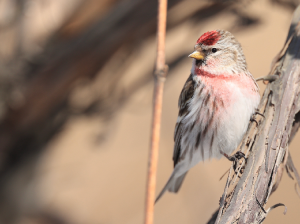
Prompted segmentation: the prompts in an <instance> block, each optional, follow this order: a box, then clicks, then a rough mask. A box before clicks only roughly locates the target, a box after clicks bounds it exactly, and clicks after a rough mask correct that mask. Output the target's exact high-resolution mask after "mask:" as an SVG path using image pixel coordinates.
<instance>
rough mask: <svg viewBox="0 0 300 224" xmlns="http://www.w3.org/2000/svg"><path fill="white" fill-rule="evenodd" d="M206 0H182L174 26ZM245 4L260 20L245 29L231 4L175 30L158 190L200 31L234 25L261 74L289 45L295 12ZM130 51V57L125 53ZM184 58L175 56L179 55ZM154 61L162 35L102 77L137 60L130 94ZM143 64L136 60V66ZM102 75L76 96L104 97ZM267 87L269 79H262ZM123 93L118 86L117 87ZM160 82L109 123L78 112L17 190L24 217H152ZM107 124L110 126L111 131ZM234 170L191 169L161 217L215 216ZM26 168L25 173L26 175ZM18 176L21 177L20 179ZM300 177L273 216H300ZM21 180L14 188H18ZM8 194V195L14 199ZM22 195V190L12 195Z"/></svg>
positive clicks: (295, 145) (98, 222)
mask: <svg viewBox="0 0 300 224" xmlns="http://www.w3.org/2000/svg"><path fill="white" fill-rule="evenodd" d="M204 4H207V3H203V2H200V1H197V2H195V1H183V2H181V3H179V4H177V5H176V6H175V7H173V8H171V9H170V10H169V14H168V22H169V23H170V24H172V23H173V22H176V20H178V19H180V17H182V16H184V15H185V12H186V11H190V10H193V9H194V8H197V7H202V5H204ZM244 11H245V12H246V13H247V14H250V15H251V16H252V17H254V18H258V20H259V23H257V24H256V25H254V26H249V28H246V29H239V27H236V26H235V25H233V24H236V21H235V20H236V17H235V16H234V15H233V14H232V13H228V11H226V10H225V11H223V12H221V13H219V14H217V15H216V16H214V17H210V18H207V19H205V21H202V22H201V24H198V23H196V22H195V21H193V20H186V21H185V22H183V23H181V24H180V25H178V26H173V27H172V28H170V29H168V32H167V39H166V54H167V63H168V64H170V72H169V74H168V78H167V81H166V85H165V92H164V105H163V114H162V130H161V143H160V153H159V164H158V179H157V193H158V191H160V190H161V188H162V187H163V186H164V184H165V183H166V181H167V179H168V178H169V175H170V174H171V172H172V153H173V131H174V126H175V122H176V118H177V113H178V110H177V100H178V96H179V94H180V91H181V88H182V86H183V84H184V82H185V80H186V79H187V77H188V76H189V74H190V73H189V72H190V68H191V59H189V58H187V55H188V54H189V53H191V52H192V50H193V46H194V43H195V41H196V40H197V38H198V37H199V36H200V35H201V34H202V33H204V32H206V31H209V30H213V29H225V30H229V31H231V32H232V33H233V34H234V35H235V36H236V38H237V39H238V40H239V41H240V43H241V45H242V47H243V50H244V53H245V55H246V59H247V63H248V66H249V70H250V71H251V72H252V74H253V75H254V77H256V78H257V77H259V76H263V75H266V74H267V73H268V71H269V66H270V63H271V61H272V59H273V57H274V56H275V54H276V53H277V52H278V51H279V50H280V49H281V47H282V46H283V43H284V41H285V38H286V34H287V31H288V28H289V24H290V19H291V14H292V10H291V9H290V8H286V7H282V6H280V5H278V4H272V3H271V1H266V0H262V1H258V0H257V1H250V3H247V4H245V7H244ZM120 55H121V56H120ZM177 58H180V60H178V61H176V63H175V62H174V60H175V59H177ZM154 59H155V36H152V37H149V38H148V39H146V40H143V42H142V43H140V44H139V45H138V47H137V48H136V49H134V53H133V54H132V55H131V56H130V60H129V59H128V58H126V56H125V57H124V56H122V52H117V53H116V54H115V58H114V59H111V60H110V61H109V63H108V64H107V66H106V67H104V68H103V69H102V70H101V71H100V72H99V74H104V73H105V74H106V77H107V76H109V75H110V74H112V73H113V72H115V70H111V68H112V67H113V66H114V63H113V62H114V61H115V60H128V63H127V64H126V66H124V67H122V68H119V70H118V71H117V72H122V73H123V74H122V80H121V82H122V87H123V88H124V89H123V91H125V92H126V91H130V86H131V85H130V84H131V83H132V82H133V81H134V80H136V79H137V78H138V77H140V76H151V73H152V70H153V66H154ZM133 62H134V63H133ZM101 77H102V76H100V75H99V78H96V79H95V80H94V82H93V83H91V84H88V85H87V86H85V87H84V88H79V89H75V90H74V92H73V94H72V97H71V99H70V102H72V103H73V104H74V105H79V106H80V105H81V104H84V103H85V102H86V101H89V100H90V98H91V97H92V96H93V95H95V94H97V91H99V90H98V89H97V86H98V84H99V83H101V82H103V79H102V78H101ZM259 86H260V89H261V93H262V92H263V90H264V85H263V84H262V83H259ZM116 91H118V89H116ZM152 91H153V82H152V81H151V82H147V83H146V84H143V85H142V86H141V88H137V90H136V91H134V93H133V94H132V95H131V97H130V98H129V99H127V100H126V102H125V103H124V104H123V105H122V106H120V107H118V110H117V112H116V113H115V114H114V116H113V117H112V118H111V119H110V120H109V122H106V121H104V120H103V118H102V117H100V116H84V115H78V116H73V117H72V118H70V119H69V120H68V122H67V123H66V125H65V126H64V127H63V129H62V131H61V132H60V133H58V134H57V135H56V136H55V137H54V139H52V140H51V141H50V142H49V144H48V145H47V147H46V148H45V149H44V150H43V153H42V155H41V156H40V158H39V159H38V161H37V162H36V163H34V165H33V166H34V169H33V170H34V171H33V172H32V173H30V176H31V178H30V181H28V182H26V184H24V185H22V190H18V191H17V192H18V196H19V198H18V201H17V202H12V203H14V204H15V205H17V208H18V209H19V211H20V214H22V215H21V216H20V218H19V219H18V221H17V222H16V223H22V224H23V223H25V224H29V223H43V222H40V221H38V220H39V218H37V217H34V216H32V215H31V214H34V213H35V212H36V211H42V212H45V213H49V214H50V213H51V214H55V216H57V217H60V218H61V219H62V220H65V223H74V224H102V223H103V224H104V223H105V224H106V223H107V224H118V223H123V224H138V223H142V222H143V212H144V196H145V186H146V184H145V182H146V171H147V156H148V150H149V139H150V122H151V110H152V109H151V106H152ZM103 131H104V132H105V133H106V134H105V135H103ZM299 144H300V136H299V134H298V136H296V137H295V140H294V141H293V142H292V144H291V147H290V150H291V153H292V155H293V159H294V163H295V164H296V167H298V169H300V151H299ZM229 167H230V162H229V161H227V160H226V159H221V160H220V161H216V160H212V161H210V162H206V163H201V164H198V165H197V166H196V167H194V168H193V169H192V170H191V171H190V172H189V174H188V175H187V177H186V179H185V181H184V183H183V186H182V188H181V190H180V192H179V193H178V194H176V195H175V194H170V193H166V194H165V195H164V196H163V198H162V199H161V200H160V201H159V202H158V203H157V205H156V206H155V224H166V223H173V224H179V223H206V221H208V219H209V218H210V217H211V215H212V214H213V212H215V210H216V209H217V208H218V201H219V198H220V196H221V194H222V193H223V189H224V185H225V179H223V180H221V181H219V178H220V177H221V175H223V173H224V172H225V171H226V170H227V169H228V168H229ZM24 175H27V174H22V173H21V174H20V176H19V177H18V178H19V179H22V176H24ZM18 178H16V180H15V182H14V183H16V184H17V183H18V181H19V179H18ZM294 184H295V181H293V180H291V179H290V178H288V176H287V175H286V173H285V174H284V176H283V179H282V182H281V184H280V186H279V188H278V190H277V191H276V192H275V193H274V194H273V195H272V196H271V198H270V200H269V202H268V204H267V206H266V208H267V207H269V206H272V205H273V204H276V203H279V202H280V203H284V204H285V205H286V206H287V208H288V211H287V214H286V215H283V210H284V209H283V208H282V207H280V208H277V209H275V210H273V211H272V212H271V213H270V214H269V215H268V216H267V219H266V221H265V222H264V223H267V224H270V223H291V224H292V223H300V212H299V211H300V198H299V197H298V196H297V194H296V193H295V190H294ZM12 186H14V185H12ZM8 197H9V196H8ZM12 198H13V197H12Z"/></svg>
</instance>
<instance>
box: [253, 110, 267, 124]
mask: <svg viewBox="0 0 300 224" xmlns="http://www.w3.org/2000/svg"><path fill="white" fill-rule="evenodd" d="M257 114H259V115H260V116H262V117H263V118H265V115H263V114H262V113H260V112H259V111H258V109H256V110H255V112H254V114H253V115H252V116H251V118H250V121H251V122H253V121H254V122H255V123H256V127H257V126H258V121H257V120H256V119H255V115H257Z"/></svg>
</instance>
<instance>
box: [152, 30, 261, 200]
mask: <svg viewBox="0 0 300 224" xmlns="http://www.w3.org/2000/svg"><path fill="white" fill-rule="evenodd" d="M189 57H191V58H194V59H193V64H192V70H191V74H190V76H189V78H188V79H187V81H186V83H185V85H184V87H183V89H182V91H181V94H180V97H179V102H178V106H179V115H178V118H177V123H176V126H175V133H174V141H175V145H174V153H173V161H174V170H173V173H172V175H171V177H170V178H169V180H168V182H167V184H166V186H165V187H164V188H163V190H162V191H161V193H160V194H159V195H158V197H157V199H156V201H157V200H158V199H159V198H160V197H161V196H162V195H163V194H164V192H165V191H166V190H168V191H170V192H177V191H178V190H179V188H180V186H181V184H182V181H183V179H184V177H185V175H186V174H187V172H188V170H189V169H190V168H192V167H193V166H195V165H196V164H197V163H199V162H200V161H204V160H208V159H211V158H217V159H220V158H221V157H222V155H223V153H225V154H227V155H230V154H231V153H232V152H233V151H234V150H235V149H236V148H237V146H238V145H239V143H240V142H241V140H242V137H243V135H244V133H245V132H246V130H247V127H248V123H249V120H250V118H251V116H252V115H253V114H254V112H255V110H256V108H257V106H258V103H259V101H260V95H259V91H258V85H257V83H256V82H255V80H254V78H253V76H252V75H251V73H250V72H249V71H248V70H247V64H246V60H245V56H244V53H243V51H242V48H241V45H240V44H239V42H238V41H237V40H236V39H235V38H234V36H233V35H232V34H231V33H230V32H228V31H223V30H214V31H210V32H207V33H204V34H203V35H202V36H201V37H200V38H199V39H198V40H197V43H196V45H195V51H194V52H193V53H192V54H190V55H189Z"/></svg>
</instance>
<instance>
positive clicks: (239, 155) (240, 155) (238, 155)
mask: <svg viewBox="0 0 300 224" xmlns="http://www.w3.org/2000/svg"><path fill="white" fill-rule="evenodd" d="M220 152H221V154H222V155H223V156H225V157H226V158H227V159H228V160H229V161H231V162H236V161H237V160H240V159H241V158H244V159H245V160H246V159H247V158H246V157H245V154H244V153H243V152H241V151H237V152H236V153H235V154H234V155H232V156H229V155H227V154H226V153H225V152H223V151H220Z"/></svg>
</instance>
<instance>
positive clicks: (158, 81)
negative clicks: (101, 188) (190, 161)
mask: <svg viewBox="0 0 300 224" xmlns="http://www.w3.org/2000/svg"><path fill="white" fill-rule="evenodd" d="M166 20H167V0H159V1H158V24H157V26H158V27H157V58H156V67H155V72H154V76H155V84H154V95H153V102H154V105H153V118H152V134H151V148H150V155H149V167H148V177H147V196H146V213H145V224H152V223H153V213H154V199H155V186H156V173H157V160H158V148H159V137H160V123H161V111H162V97H163V89H164V82H165V79H166V75H167V66H166V65H165V39H166Z"/></svg>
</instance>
